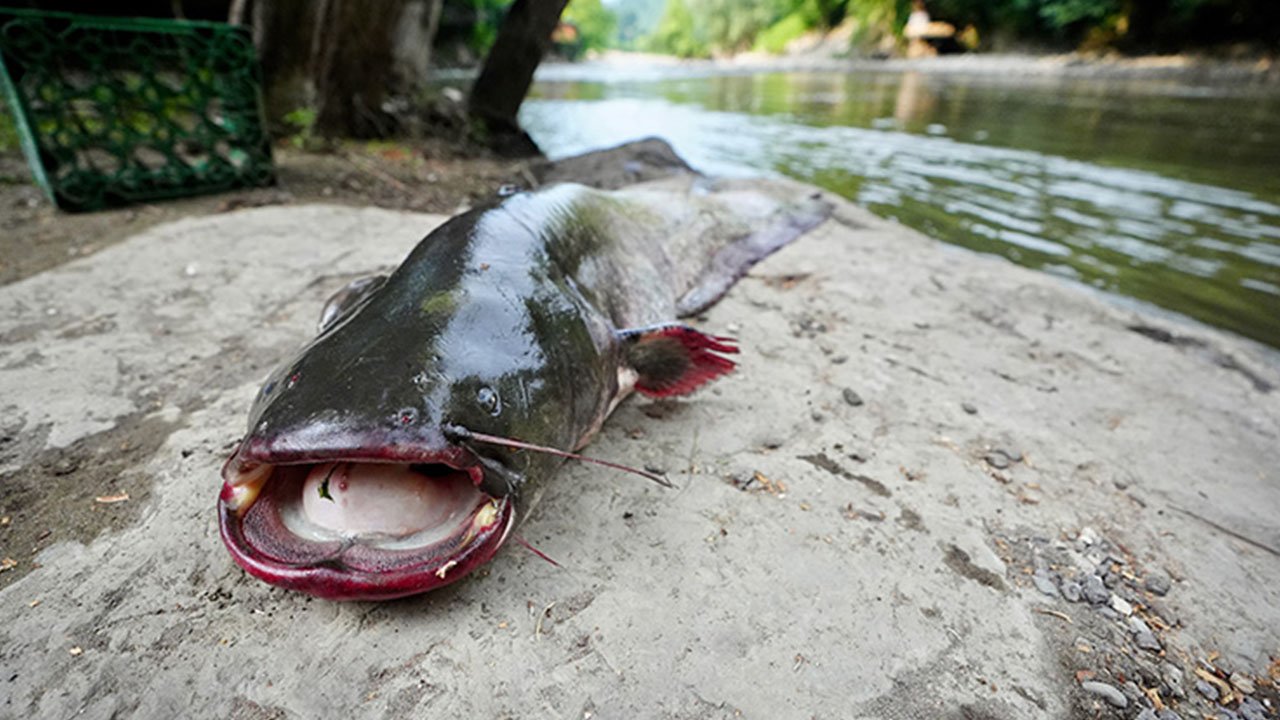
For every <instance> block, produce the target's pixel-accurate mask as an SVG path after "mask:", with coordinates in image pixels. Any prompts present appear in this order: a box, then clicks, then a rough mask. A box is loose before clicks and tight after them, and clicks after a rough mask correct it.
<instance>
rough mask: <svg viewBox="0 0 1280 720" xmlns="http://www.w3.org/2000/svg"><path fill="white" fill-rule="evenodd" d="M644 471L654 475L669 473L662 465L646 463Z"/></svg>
mask: <svg viewBox="0 0 1280 720" xmlns="http://www.w3.org/2000/svg"><path fill="white" fill-rule="evenodd" d="M644 469H645V471H646V472H651V473H653V474H654V475H665V474H666V472H667V469H666V468H664V467H662V466H661V465H656V464H654V463H645V464H644Z"/></svg>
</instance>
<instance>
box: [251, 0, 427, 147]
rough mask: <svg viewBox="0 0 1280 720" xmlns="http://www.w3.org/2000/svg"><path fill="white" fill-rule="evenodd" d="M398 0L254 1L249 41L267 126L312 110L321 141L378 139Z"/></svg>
mask: <svg viewBox="0 0 1280 720" xmlns="http://www.w3.org/2000/svg"><path fill="white" fill-rule="evenodd" d="M404 2H405V0H379V2H376V3H365V2H359V0H319V1H318V2H312V1H311V0H257V2H255V3H254V5H255V8H254V10H255V12H254V21H255V25H256V27H255V28H254V36H255V39H256V40H258V42H259V44H258V53H259V55H260V57H261V58H262V70H263V75H264V76H265V78H266V85H267V88H266V95H267V98H266V100H267V114H268V120H269V121H272V122H274V123H275V124H277V125H278V124H279V120H280V118H282V117H283V116H284V115H285V114H287V113H289V112H290V111H293V110H297V109H299V108H310V109H312V110H313V111H315V126H314V131H315V132H316V133H317V134H320V135H324V136H327V137H379V136H384V135H387V134H389V133H390V132H391V131H392V130H393V129H394V121H393V120H392V118H391V117H390V116H388V115H387V114H386V113H385V112H383V110H382V105H383V102H384V101H385V100H386V98H387V96H388V95H390V94H391V92H392V90H393V88H392V87H391V85H392V82H393V77H394V73H393V64H394V58H393V52H392V49H393V47H394V38H395V31H396V24H397V22H398V21H399V20H400V17H401V13H402V11H403V8H404Z"/></svg>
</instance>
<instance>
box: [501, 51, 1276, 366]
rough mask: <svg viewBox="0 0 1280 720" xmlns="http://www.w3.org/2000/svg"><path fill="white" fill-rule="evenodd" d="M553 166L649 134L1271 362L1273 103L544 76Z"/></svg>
mask: <svg viewBox="0 0 1280 720" xmlns="http://www.w3.org/2000/svg"><path fill="white" fill-rule="evenodd" d="M521 122H522V123H523V124H524V126H525V128H526V129H527V130H528V131H529V133H530V134H531V135H532V136H533V138H534V139H535V140H536V141H537V142H538V144H539V145H540V146H541V147H542V148H543V149H544V150H545V151H546V152H547V154H548V155H550V156H551V157H552V158H558V157H564V156H567V155H572V154H576V153H579V152H583V151H586V150H592V149H597V148H602V147H608V146H611V145H616V144H618V143H621V142H625V141H628V140H633V139H638V138H641V137H646V136H651V135H656V136H659V137H662V138H664V139H666V140H667V141H668V142H670V143H671V144H672V145H673V146H674V147H675V149H676V151H677V152H678V153H680V155H681V156H682V157H684V158H685V159H686V160H688V161H689V163H690V164H692V165H693V166H694V167H696V168H698V169H700V170H703V171H706V172H710V173H714V174H730V175H742V174H752V173H754V174H760V173H763V174H772V173H780V174H783V175H788V176H791V177H794V178H798V179H800V180H804V181H807V182H811V183H813V184H816V185H819V186H822V187H824V188H827V189H828V190H831V191H833V192H836V193H839V194H841V195H843V196H845V197H847V198H849V199H851V200H853V201H854V202H856V203H858V204H859V205H862V206H864V207H866V208H868V209H870V210H872V211H874V212H876V213H877V214H879V215H881V216H884V217H889V218H894V219H896V220H897V221H899V222H901V223H903V224H905V225H908V226H910V227H913V228H916V229H917V230H920V231H922V232H924V233H926V234H928V235H931V236H933V237H936V238H938V239H940V240H943V241H946V242H949V243H954V244H957V245H962V246H964V247H967V248H971V249H973V250H976V251H979V252H984V253H993V254H997V255H1001V256H1003V257H1005V258H1008V259H1009V260H1011V261H1013V262H1015V263H1018V264H1020V265H1025V266H1028V267H1033V268H1038V269H1040V270H1043V271H1045V272H1049V273H1053V274H1056V275H1060V276H1063V277H1066V278H1070V279H1071V280H1074V281H1078V282H1082V283H1086V284H1089V285H1092V286H1094V287H1096V288H1099V289H1102V290H1105V291H1108V292H1111V293H1116V294H1119V295H1123V296H1128V297H1130V298H1136V299H1138V300H1140V301H1145V302H1149V303H1153V304H1155V305H1158V306H1160V307H1163V308H1166V309H1169V310H1172V311H1175V312H1179V313H1183V314H1186V315H1189V316H1191V317H1193V318H1196V319H1198V320H1201V321H1204V322H1206V323H1209V324H1212V325H1217V326H1219V327H1223V328H1227V329H1230V330H1233V331H1235V332H1238V333H1240V334H1243V335H1245V336H1248V337H1251V338H1254V339H1256V340H1259V341H1261V342H1263V343H1266V344H1269V345H1272V346H1275V347H1280V89H1277V88H1276V87H1274V86H1267V85H1250V84H1245V83H1235V84H1234V85H1233V86H1230V87H1223V86H1211V85H1203V84H1200V85H1198V84H1193V83H1187V82H1178V81H1154V80H1145V81H1139V80H1102V79H1067V78H1062V77H1058V78H1053V77H1048V78H1045V77H1008V76H999V75H995V74H986V75H982V76H960V75H954V74H922V73H918V72H866V71H859V72H835V71H807V72H750V73H748V72H732V71H723V70H706V69H697V68H687V67H683V66H679V65H668V66H655V67H632V68H627V69H625V70H623V71H621V72H619V71H618V70H617V69H616V68H609V67H600V66H592V65H590V64H586V65H578V66H548V67H544V69H543V71H541V72H540V73H539V76H538V82H537V83H536V84H535V86H534V89H533V91H532V93H531V95H530V97H529V99H528V100H527V101H526V102H525V105H524V107H523V109H522V110H521Z"/></svg>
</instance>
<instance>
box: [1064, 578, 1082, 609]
mask: <svg viewBox="0 0 1280 720" xmlns="http://www.w3.org/2000/svg"><path fill="white" fill-rule="evenodd" d="M1062 597H1064V598H1066V599H1067V602H1073V603H1074V602H1080V583H1078V582H1076V581H1075V580H1071V581H1069V582H1065V583H1062Z"/></svg>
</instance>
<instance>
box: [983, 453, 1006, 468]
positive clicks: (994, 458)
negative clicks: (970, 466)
mask: <svg viewBox="0 0 1280 720" xmlns="http://www.w3.org/2000/svg"><path fill="white" fill-rule="evenodd" d="M985 460H986V461H987V464H988V465H990V466H991V467H993V468H996V469H998V470H1003V469H1005V468H1007V467H1009V458H1007V457H1005V456H1004V453H998V452H989V453H987V456H986V458H985Z"/></svg>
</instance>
